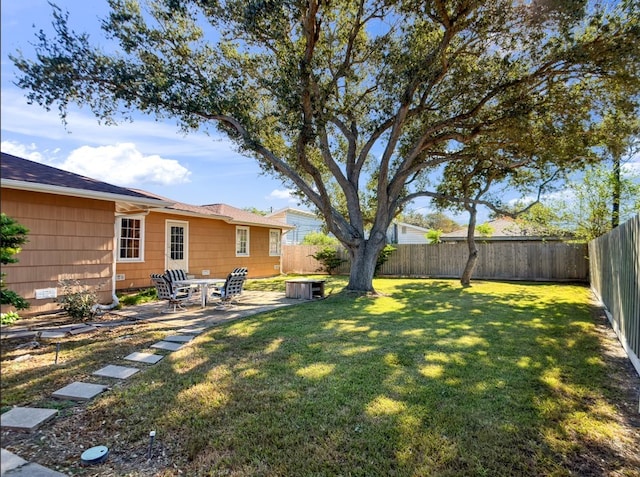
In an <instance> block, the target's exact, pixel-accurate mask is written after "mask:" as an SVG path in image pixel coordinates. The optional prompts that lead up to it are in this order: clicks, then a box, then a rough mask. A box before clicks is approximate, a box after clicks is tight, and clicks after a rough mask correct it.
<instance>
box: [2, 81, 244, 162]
mask: <svg viewBox="0 0 640 477" xmlns="http://www.w3.org/2000/svg"><path fill="white" fill-rule="evenodd" d="M1 99H2V107H1V108H0V115H1V119H2V120H1V124H2V132H3V137H11V136H17V135H19V136H24V137H27V138H29V139H27V140H31V138H34V139H36V140H37V142H39V143H41V142H43V140H46V141H48V142H50V143H56V144H58V145H61V146H66V149H67V150H70V149H71V147H73V146H75V147H78V146H81V145H85V144H89V145H92V146H109V145H112V144H116V143H129V142H133V143H135V144H136V146H137V147H138V148H139V149H140V150H141V151H147V152H155V153H161V154H163V155H171V156H174V157H192V158H197V159H199V160H203V161H206V162H211V163H214V164H220V165H226V166H237V165H243V166H246V165H248V164H252V163H254V162H255V161H254V160H253V159H251V158H249V157H247V156H243V155H241V154H239V153H238V152H237V151H236V150H235V146H234V145H233V144H232V143H231V141H230V140H229V139H228V138H226V137H225V136H224V135H222V134H219V133H217V132H216V131H215V130H212V131H211V132H210V134H207V133H205V132H191V133H189V134H188V135H186V136H184V135H183V134H181V132H180V131H179V130H178V127H177V126H176V125H175V123H174V122H171V121H167V122H159V121H154V120H150V119H149V118H148V116H144V115H136V117H135V119H134V121H133V122H131V123H128V122H124V123H122V124H119V125H117V126H116V125H112V126H107V125H104V124H100V123H99V122H98V120H97V119H96V117H95V116H94V115H93V114H92V113H91V112H90V111H88V110H87V109H86V108H71V110H70V111H69V113H68V116H67V127H66V129H65V127H64V126H63V125H62V123H61V121H60V118H59V117H58V114H57V111H56V110H52V111H45V110H44V109H43V108H42V107H40V106H38V105H29V104H27V103H26V100H25V98H24V96H23V93H22V92H21V91H19V90H16V89H15V88H6V89H3V91H2V96H1ZM212 129H213V128H212ZM69 146H71V147H69Z"/></svg>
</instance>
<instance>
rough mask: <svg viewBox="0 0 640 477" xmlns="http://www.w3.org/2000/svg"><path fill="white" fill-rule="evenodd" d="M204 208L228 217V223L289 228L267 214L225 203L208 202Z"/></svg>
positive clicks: (289, 227)
mask: <svg viewBox="0 0 640 477" xmlns="http://www.w3.org/2000/svg"><path fill="white" fill-rule="evenodd" d="M202 207H203V208H205V209H208V210H210V211H212V212H213V213H214V214H217V215H222V216H225V217H230V218H231V220H229V221H228V222H230V223H237V224H250V225H254V224H255V225H268V226H270V227H277V228H281V229H291V228H293V227H292V226H290V225H287V224H285V223H284V222H281V221H279V220H275V219H272V218H269V216H262V215H258V214H254V213H253V212H249V211H247V210H243V209H238V208H236V207H232V206H230V205H227V204H209V205H203V206H202Z"/></svg>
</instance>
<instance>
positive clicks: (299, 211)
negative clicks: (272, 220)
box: [267, 207, 322, 220]
mask: <svg viewBox="0 0 640 477" xmlns="http://www.w3.org/2000/svg"><path fill="white" fill-rule="evenodd" d="M282 213H289V214H298V215H305V216H307V217H313V218H316V219H318V220H322V219H321V218H320V217H318V214H316V213H314V212H311V211H309V210H302V209H296V208H294V207H284V208H282V209H279V210H276V211H275V212H271V213H270V214H267V217H271V216H275V215H280V214H282Z"/></svg>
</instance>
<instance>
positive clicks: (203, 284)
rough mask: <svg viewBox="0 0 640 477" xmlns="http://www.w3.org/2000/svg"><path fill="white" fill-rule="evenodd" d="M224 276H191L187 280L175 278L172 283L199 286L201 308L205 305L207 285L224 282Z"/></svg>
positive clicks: (207, 292) (207, 291)
mask: <svg viewBox="0 0 640 477" xmlns="http://www.w3.org/2000/svg"><path fill="white" fill-rule="evenodd" d="M225 281H226V278H191V279H189V280H176V281H175V282H174V283H175V284H176V285H180V286H189V285H198V287H199V288H200V297H201V299H202V308H204V307H205V306H207V295H209V286H211V285H217V284H220V283H224V282H225Z"/></svg>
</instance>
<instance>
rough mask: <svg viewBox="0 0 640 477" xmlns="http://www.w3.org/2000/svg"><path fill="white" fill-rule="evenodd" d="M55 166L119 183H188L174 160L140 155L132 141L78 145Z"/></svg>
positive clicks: (188, 172) (187, 173)
mask: <svg viewBox="0 0 640 477" xmlns="http://www.w3.org/2000/svg"><path fill="white" fill-rule="evenodd" d="M58 167H60V168H61V169H65V170H67V171H71V172H75V173H76V174H82V175H84V176H88V177H93V178H95V179H98V180H101V181H104V182H110V183H112V184H117V185H121V186H134V185H139V184H145V183H151V184H161V185H172V184H182V183H185V182H190V179H189V176H190V175H191V172H190V171H189V170H188V169H187V168H185V167H184V166H182V165H180V163H179V162H178V161H176V160H174V159H165V158H163V157H160V156H158V155H150V156H145V155H143V154H142V153H141V152H140V151H139V150H138V149H137V148H136V145H135V144H133V143H119V144H116V145H112V146H99V147H90V146H82V147H80V148H78V149H75V150H74V151H72V152H71V154H69V157H68V158H67V159H66V160H65V161H64V162H63V163H61V164H60V165H59V166H58Z"/></svg>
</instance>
